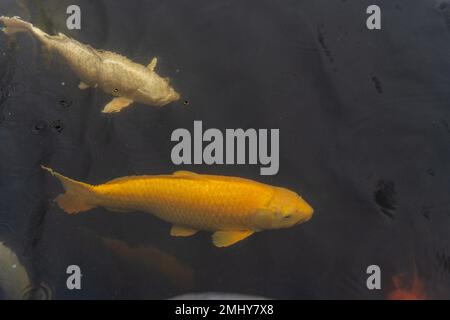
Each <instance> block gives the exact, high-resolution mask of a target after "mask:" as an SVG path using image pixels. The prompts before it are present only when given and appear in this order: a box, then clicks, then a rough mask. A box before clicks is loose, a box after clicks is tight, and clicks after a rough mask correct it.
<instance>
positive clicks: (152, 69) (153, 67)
mask: <svg viewBox="0 0 450 320" xmlns="http://www.w3.org/2000/svg"><path fill="white" fill-rule="evenodd" d="M157 63H158V58H156V57H154V58H153V59H152V61H150V63H149V64H148V66H147V68H148V70H150V71H154V70H155V68H156V64H157Z"/></svg>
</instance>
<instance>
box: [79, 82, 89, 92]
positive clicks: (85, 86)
mask: <svg viewBox="0 0 450 320" xmlns="http://www.w3.org/2000/svg"><path fill="white" fill-rule="evenodd" d="M89 87H90V85H88V84H87V83H84V82H83V81H81V82H80V84H79V85H78V88H79V89H80V90H86V89H88V88H89Z"/></svg>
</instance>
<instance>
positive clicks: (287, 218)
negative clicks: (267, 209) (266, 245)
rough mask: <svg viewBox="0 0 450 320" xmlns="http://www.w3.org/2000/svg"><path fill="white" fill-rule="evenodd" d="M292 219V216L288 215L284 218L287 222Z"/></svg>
mask: <svg viewBox="0 0 450 320" xmlns="http://www.w3.org/2000/svg"><path fill="white" fill-rule="evenodd" d="M290 218H292V214H287V215H285V216H283V219H285V220H289V219H290Z"/></svg>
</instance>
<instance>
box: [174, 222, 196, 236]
mask: <svg viewBox="0 0 450 320" xmlns="http://www.w3.org/2000/svg"><path fill="white" fill-rule="evenodd" d="M197 232H198V230H195V229H191V228H186V227H182V226H177V225H173V226H172V229H170V235H171V236H174V237H189V236H192V235H194V234H196V233H197Z"/></svg>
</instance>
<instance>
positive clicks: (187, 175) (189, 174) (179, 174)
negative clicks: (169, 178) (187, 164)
mask: <svg viewBox="0 0 450 320" xmlns="http://www.w3.org/2000/svg"><path fill="white" fill-rule="evenodd" d="M173 175H174V176H176V177H180V178H183V177H184V178H197V179H199V178H202V175H200V174H198V173H195V172H192V171H186V170H179V171H175V172H174V173H173Z"/></svg>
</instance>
